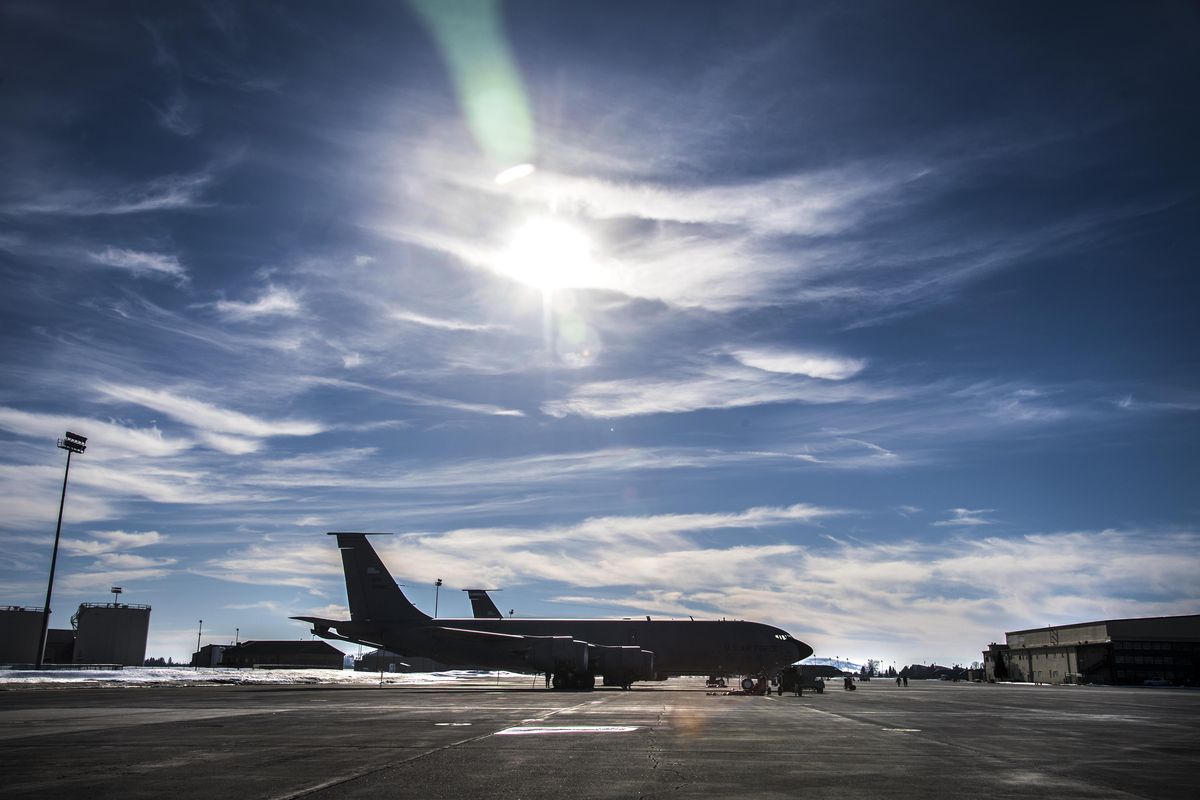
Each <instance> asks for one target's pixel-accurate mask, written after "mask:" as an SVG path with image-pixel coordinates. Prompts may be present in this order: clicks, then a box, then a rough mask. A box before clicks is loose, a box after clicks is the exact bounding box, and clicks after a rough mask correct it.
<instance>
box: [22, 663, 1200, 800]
mask: <svg viewBox="0 0 1200 800" xmlns="http://www.w3.org/2000/svg"><path fill="white" fill-rule="evenodd" d="M711 691H712V690H708V689H706V688H705V687H704V684H703V681H702V680H700V679H693V678H676V679H673V680H671V681H669V682H667V683H664V684H636V685H635V687H634V689H633V690H631V691H621V690H619V689H611V690H610V689H603V690H597V691H594V692H554V691H549V690H546V689H544V688H542V686H541V685H540V681H536V682H535V681H533V680H531V679H521V678H516V677H505V678H503V679H500V680H496V679H485V678H481V679H479V680H475V681H468V682H463V681H457V682H454V683H447V684H445V685H432V686H430V685H425V686H400V685H387V686H383V687H379V686H330V685H313V686H294V685H285V686H148V687H122V688H90V687H68V688H57V687H56V688H10V689H6V690H0V797H3V798H25V797H29V798H33V797H37V798H45V797H55V798H109V797H112V798H118V797H119V798H127V799H130V800H132V799H135V798H163V797H171V798H206V799H207V798H212V797H236V798H272V799H274V800H284V799H285V798H288V799H290V798H300V797H304V798H373V799H374V800H379V799H380V798H410V797H411V798H422V800H430V799H433V798H456V800H461V799H462V798H526V799H527V800H540V799H541V798H555V800H559V799H560V798H564V797H570V798H592V797H597V798H599V797H613V798H649V797H681V798H689V797H711V798H725V797H763V798H771V797H780V798H784V797H786V798H795V797H806V798H807V797H818V798H855V799H856V800H861V798H863V797H889V798H962V797H1029V796H1038V795H1042V796H1048V797H1051V796H1052V797H1055V798H1088V800H1096V799H1097V798H1125V799H1128V798H1187V800H1193V799H1194V798H1196V797H1197V796H1200V713H1198V712H1200V691H1194V690H1186V689H1151V688H1112V687H1075V686H1063V687H1054V686H1032V685H1003V684H997V685H991V684H966V683H963V684H951V683H945V682H936V681H914V682H912V683H911V684H910V686H909V687H907V688H901V687H897V686H896V685H895V683H894V682H889V681H878V680H876V681H872V682H870V683H863V684H860V688H859V689H858V690H857V691H854V692H847V691H844V690H843V689H842V688H841V687H840V685H835V684H833V683H831V684H830V685H829V688H828V689H827V690H826V691H825V693H824V694H820V695H818V694H813V693H810V692H807V691H806V692H805V694H804V696H803V697H793V696H785V697H779V696H777V695H773V696H769V697H738V696H728V695H717V694H710V692H711Z"/></svg>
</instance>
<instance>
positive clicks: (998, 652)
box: [983, 614, 1200, 686]
mask: <svg viewBox="0 0 1200 800" xmlns="http://www.w3.org/2000/svg"><path fill="white" fill-rule="evenodd" d="M1004 636H1005V643H1004V644H996V643H993V644H991V645H990V646H989V647H988V649H987V650H985V651H984V653H983V663H984V670H985V675H986V677H987V680H989V681H1018V682H1034V683H1104V684H1117V685H1126V686H1141V685H1144V684H1146V683H1147V682H1151V683H1160V682H1161V683H1168V684H1171V685H1175V686H1198V685H1200V614H1186V615H1181V616H1174V617H1140V618H1134V619H1110V620H1101V621H1098V622H1080V623H1076V624H1072V625H1053V626H1048V627H1045V628H1030V629H1028V630H1022V631H1009V632H1007V633H1005V635H1004Z"/></svg>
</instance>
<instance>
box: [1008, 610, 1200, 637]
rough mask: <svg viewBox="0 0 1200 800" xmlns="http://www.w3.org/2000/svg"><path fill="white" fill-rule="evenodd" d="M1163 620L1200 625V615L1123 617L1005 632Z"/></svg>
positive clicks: (1039, 630) (1035, 631)
mask: <svg viewBox="0 0 1200 800" xmlns="http://www.w3.org/2000/svg"><path fill="white" fill-rule="evenodd" d="M1161 620H1171V621H1174V622H1183V621H1185V620H1195V621H1196V622H1197V623H1200V614H1175V615H1173V616H1169V617H1123V618H1120V619H1098V620H1095V621H1093V622H1067V623H1064V624H1062V625H1043V626H1041V627H1040V628H1025V629H1024V630H1019V631H1005V632H1004V635H1005V636H1012V635H1014V634H1021V633H1039V632H1041V631H1050V630H1055V629H1061V628H1082V627H1084V626H1087V625H1114V624H1117V623H1122V622H1157V621H1161Z"/></svg>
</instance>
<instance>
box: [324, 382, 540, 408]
mask: <svg viewBox="0 0 1200 800" xmlns="http://www.w3.org/2000/svg"><path fill="white" fill-rule="evenodd" d="M305 382H307V383H310V384H312V385H316V386H332V387H336V388H339V389H353V390H358V391H364V392H373V393H375V394H381V395H384V396H386V397H394V398H396V399H397V400H403V401H404V402H406V403H411V404H412V405H417V406H426V407H429V408H441V409H446V410H450V411H466V412H468V413H470V414H484V415H486V416H490V417H523V416H525V412H523V411H520V410H518V409H515V408H504V407H503V406H496V405H492V404H490V403H470V402H464V401H462V400H452V399H449V398H446V397H435V396H433V395H428V394H423V393H421V392H412V391H406V390H403V389H391V388H388V387H386V386H371V385H369V384H365V383H359V382H356V381H347V380H341V379H339V378H323V377H317V376H309V377H307V378H305Z"/></svg>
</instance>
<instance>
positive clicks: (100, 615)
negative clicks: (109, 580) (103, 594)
mask: <svg viewBox="0 0 1200 800" xmlns="http://www.w3.org/2000/svg"><path fill="white" fill-rule="evenodd" d="M71 624H72V625H73V626H74V627H75V653H74V655H73V656H72V658H71V660H72V661H73V662H74V663H76V664H123V665H125V666H127V667H140V666H141V665H142V664H143V663H144V662H145V660H146V637H147V635H148V634H149V631H150V606H142V605H131V604H129V603H83V604H81V605H80V606H79V610H78V611H76V612H75V615H74V616H73V617H71Z"/></svg>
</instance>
